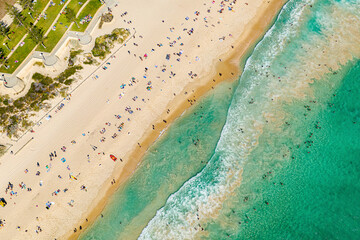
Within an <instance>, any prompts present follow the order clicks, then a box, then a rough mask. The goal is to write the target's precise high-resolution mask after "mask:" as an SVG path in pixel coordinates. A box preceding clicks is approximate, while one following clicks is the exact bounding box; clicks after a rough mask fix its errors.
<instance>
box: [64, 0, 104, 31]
mask: <svg viewBox="0 0 360 240" xmlns="http://www.w3.org/2000/svg"><path fill="white" fill-rule="evenodd" d="M88 1H89V2H88V4H87V5H86V6H85V7H84V8H83V10H82V11H81V13H80V14H79V17H78V18H77V23H78V25H79V27H80V28H78V27H77V26H76V24H74V25H73V26H72V28H71V31H78V32H84V31H85V30H86V28H87V26H88V25H89V24H90V22H88V23H84V24H80V21H81V19H83V18H84V17H86V16H88V15H90V16H91V17H94V15H95V13H96V12H97V11H98V10H99V8H100V7H101V6H102V4H101V2H100V0H88Z"/></svg>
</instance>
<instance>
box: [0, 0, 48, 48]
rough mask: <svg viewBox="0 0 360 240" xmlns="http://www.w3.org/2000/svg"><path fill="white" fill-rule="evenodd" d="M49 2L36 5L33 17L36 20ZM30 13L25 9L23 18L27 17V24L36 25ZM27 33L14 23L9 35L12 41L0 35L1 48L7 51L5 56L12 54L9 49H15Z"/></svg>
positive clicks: (45, 0)
mask: <svg viewBox="0 0 360 240" xmlns="http://www.w3.org/2000/svg"><path fill="white" fill-rule="evenodd" d="M48 2H49V0H38V1H37V3H36V4H35V5H34V12H32V14H31V15H32V16H33V18H34V19H35V20H36V18H37V17H38V16H39V14H40V13H41V12H42V11H43V10H44V8H45V6H46V4H47V3H48ZM29 12H30V11H29V10H28V9H24V10H23V12H22V14H23V16H24V17H25V21H24V23H25V24H30V23H31V24H32V23H34V20H33V19H32V18H31V16H30V15H29ZM26 33H27V30H26V28H25V27H19V26H17V25H16V24H14V23H12V24H10V26H9V34H8V36H9V38H10V40H9V39H8V38H7V37H5V36H4V35H0V44H1V46H0V47H1V48H2V49H3V50H4V51H5V55H8V54H9V53H10V51H9V50H8V48H9V49H13V48H14V47H15V46H16V45H17V44H18V43H19V41H20V40H21V38H22V37H23V36H24V35H25V34H26ZM4 43H5V44H6V45H7V46H8V48H7V47H6V46H4V45H3V44H4Z"/></svg>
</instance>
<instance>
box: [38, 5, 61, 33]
mask: <svg viewBox="0 0 360 240" xmlns="http://www.w3.org/2000/svg"><path fill="white" fill-rule="evenodd" d="M53 2H54V3H55V6H51V7H49V8H48V9H47V10H46V12H45V13H46V19H44V18H41V19H40V20H39V22H38V23H37V24H36V26H38V27H39V28H42V29H44V31H45V32H46V30H47V29H49V27H52V25H51V24H52V23H53V21H54V20H55V18H56V17H57V16H58V14H59V13H60V10H61V9H62V8H63V7H64V5H63V4H62V5H60V4H59V3H60V0H53Z"/></svg>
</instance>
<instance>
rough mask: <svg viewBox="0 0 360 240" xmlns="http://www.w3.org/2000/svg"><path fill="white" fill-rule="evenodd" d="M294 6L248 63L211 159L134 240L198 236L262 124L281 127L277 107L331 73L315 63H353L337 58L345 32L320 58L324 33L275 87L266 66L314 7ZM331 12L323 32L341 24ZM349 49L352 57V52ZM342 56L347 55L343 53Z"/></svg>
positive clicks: (231, 186)
mask: <svg viewBox="0 0 360 240" xmlns="http://www.w3.org/2000/svg"><path fill="white" fill-rule="evenodd" d="M299 2H300V1H298V2H294V1H290V2H289V3H287V5H285V7H284V10H283V11H285V12H283V13H281V15H280V18H282V17H283V16H282V15H286V14H287V15H286V16H289V17H290V18H289V19H290V20H289V21H287V22H286V23H285V24H283V25H282V26H280V27H279V26H276V25H275V26H273V27H272V28H271V30H270V31H269V33H267V34H266V36H265V37H264V39H263V40H262V42H261V43H260V44H258V46H257V47H256V48H255V50H254V54H253V56H252V57H251V58H250V59H249V60H248V61H247V63H246V67H245V70H244V73H243V75H242V77H241V79H240V84H239V86H238V88H237V90H236V92H235V95H234V99H233V101H232V103H231V106H230V109H229V112H228V116H227V120H226V123H225V126H224V128H223V131H222V134H221V137H220V139H219V141H218V144H217V146H216V150H215V154H214V156H213V157H212V158H211V160H210V161H209V163H208V165H207V166H206V167H205V168H204V169H203V170H202V171H201V172H200V173H198V174H197V175H196V176H194V177H192V178H191V179H189V180H188V181H187V182H186V183H185V184H184V185H183V186H182V187H181V188H180V189H179V190H178V191H177V192H176V193H174V194H172V195H171V196H170V197H169V198H168V200H167V202H166V204H165V206H164V207H162V208H161V209H159V210H158V211H157V213H156V216H155V217H154V218H153V219H152V220H151V221H150V222H149V223H148V225H147V227H146V228H145V229H144V230H143V232H142V233H141V235H140V237H139V239H194V238H195V237H196V236H197V234H199V233H200V232H202V229H201V225H203V224H204V223H206V222H207V221H208V220H209V219H212V218H214V217H217V216H218V214H219V211H220V210H221V208H222V205H223V202H224V201H225V200H226V199H227V198H228V197H229V196H230V195H231V194H232V193H233V192H234V190H235V189H236V188H237V187H238V186H239V185H240V183H241V173H242V166H243V163H244V162H245V161H246V160H247V158H248V156H249V154H250V153H251V151H252V150H253V149H254V148H255V147H256V146H257V144H258V139H259V137H260V136H261V134H262V131H263V129H264V127H265V126H266V125H267V124H273V125H272V126H276V125H277V124H278V123H279V122H280V121H281V118H282V116H283V115H284V114H285V113H283V112H281V111H282V110H281V107H280V104H281V103H282V102H283V101H286V100H287V99H299V98H302V97H303V95H302V94H301V93H304V92H305V91H306V90H307V89H309V83H311V81H313V80H311V79H320V78H321V77H322V76H323V75H324V74H326V73H328V72H329V71H330V70H329V68H328V67H326V68H324V67H319V66H318V64H317V63H319V62H321V63H323V62H324V61H325V63H329V66H332V69H334V68H335V67H336V66H337V67H339V63H341V62H342V61H349V60H351V58H352V57H351V56H350V57H349V56H346V54H344V55H342V56H338V55H336V51H337V52H338V51H339V49H340V50H341V49H342V48H344V49H345V48H348V47H352V45H351V46H350V45H347V42H349V39H350V37H349V36H351V35H349V34H350V33H348V32H347V31H348V29H345V30H344V33H343V34H348V35H349V36H348V35H346V36H343V35H339V38H341V39H346V41H344V42H342V43H341V44H340V45H336V46H337V47H340V48H339V49H337V50H336V51H335V50H332V52H330V53H329V54H330V55H329V54H320V53H322V52H323V49H327V46H328V45H329V46H332V45H331V44H334V41H335V40H334V39H336V36H332V35H333V34H332V32H331V31H330V30H329V31H328V32H326V31H324V33H323V34H324V35H323V36H320V35H314V36H313V37H312V41H313V44H314V42H315V43H316V44H317V46H321V47H318V48H311V45H309V46H307V43H303V46H304V47H305V49H306V50H298V51H302V52H305V53H303V54H304V56H302V55H301V54H298V56H299V57H294V58H293V59H291V61H289V62H290V63H287V66H288V69H287V71H286V73H284V74H283V75H282V76H281V79H283V82H282V85H279V76H278V75H279V69H276V66H275V67H274V68H272V67H268V66H272V65H276V64H275V62H276V61H277V58H278V56H280V54H281V53H283V51H284V49H285V48H286V47H287V41H288V40H289V39H292V38H295V37H296V35H297V34H298V31H299V28H301V26H302V24H304V22H303V20H304V18H306V16H307V13H308V12H307V11H308V10H306V8H305V7H304V6H305V5H309V4H314V2H316V1H315V0H307V1H301V3H299ZM287 10H289V11H290V10H291V13H289V12H286V11H287ZM332 10H333V11H332V12H331V14H329V16H327V18H326V19H324V20H323V21H322V22H326V23H324V25H323V26H324V27H325V28H329V29H331V30H334V25H336V23H338V22H337V21H343V20H341V19H340V18H338V16H341V14H339V12H341V11H340V10H338V9H337V8H335V9H332ZM329 12H330V11H329ZM352 17H357V15H354V16H348V17H347V18H345V20H344V21H349V19H351V18H352ZM359 22H360V21H359ZM289 23H291V24H292V25H291V26H290V24H289ZM330 35H331V37H330ZM359 35H360V32H359ZM329 39H330V40H329ZM351 49H352V52H355V53H357V52H356V50H354V48H351ZM294 51H296V49H295V50H294ZM349 51H350V50H349ZM343 52H344V53H346V51H345V50H344V51H343ZM260 54H261V55H260ZM264 54H266V55H265V56H264ZM332 54H335V55H332ZM294 55H295V54H294ZM329 56H336V58H335V59H334V63H331V59H329ZM359 56H360V53H359ZM255 70H256V71H255ZM277 100H281V101H277ZM274 116H276V117H274ZM199 224H200V225H199Z"/></svg>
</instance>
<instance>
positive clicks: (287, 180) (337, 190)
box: [81, 0, 360, 239]
mask: <svg viewBox="0 0 360 240" xmlns="http://www.w3.org/2000/svg"><path fill="white" fill-rule="evenodd" d="M359 59H360V1H359V0H356V1H355V0H290V1H289V2H288V3H287V4H286V5H285V6H284V7H283V9H282V11H281V13H280V14H279V16H278V18H277V20H276V21H275V23H274V25H273V26H272V28H271V29H270V30H269V31H268V32H267V34H266V35H265V37H264V39H262V41H261V42H260V43H259V44H258V45H257V46H256V48H255V50H254V52H253V53H252V55H251V56H250V57H249V59H248V60H247V62H246V65H245V69H244V72H243V74H242V76H241V77H240V79H239V81H236V82H235V83H232V84H231V83H223V84H220V85H219V86H218V87H217V88H216V89H215V90H213V91H212V92H210V93H209V94H208V95H207V96H205V97H204V98H203V99H202V100H201V101H200V102H199V103H198V104H197V105H196V106H193V107H192V108H191V109H189V110H188V111H187V112H186V114H184V115H183V116H182V117H181V118H179V119H178V120H177V121H176V122H175V123H174V124H173V125H172V126H171V128H170V129H169V130H168V131H167V132H166V133H165V134H164V135H163V136H162V137H161V138H160V139H159V141H157V142H156V144H155V145H154V146H152V147H151V148H150V150H149V152H148V154H147V155H146V157H145V158H144V160H143V161H142V163H141V165H140V166H139V168H138V169H137V171H136V172H135V174H134V175H133V176H132V177H131V178H130V180H129V181H128V182H127V183H126V184H125V185H124V186H123V187H121V188H120V189H119V190H118V191H117V193H116V194H115V195H114V196H113V198H112V200H111V203H110V204H109V205H108V206H107V208H106V209H105V210H104V212H103V215H104V217H103V218H99V219H98V220H97V221H96V222H95V224H94V225H93V226H92V227H91V228H90V229H89V230H88V231H87V232H86V233H85V234H83V235H82V236H81V239H136V238H139V239H360V204H359V202H358V201H359V200H360V60H359Z"/></svg>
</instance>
